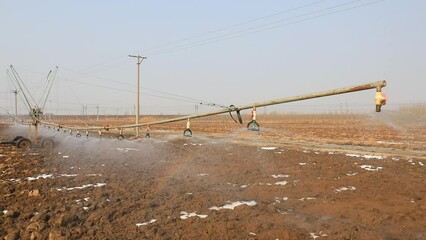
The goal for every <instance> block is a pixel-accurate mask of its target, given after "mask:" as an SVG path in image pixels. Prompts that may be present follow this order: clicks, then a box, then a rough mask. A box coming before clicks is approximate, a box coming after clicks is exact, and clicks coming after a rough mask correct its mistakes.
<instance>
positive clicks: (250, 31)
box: [151, 0, 385, 57]
mask: <svg viewBox="0 0 426 240" xmlns="http://www.w3.org/2000/svg"><path fill="white" fill-rule="evenodd" d="M359 1H361V0H355V1H350V2H346V3H343V4H338V5H334V6H331V7H327V8H323V9H320V10H315V11H311V12H309V13H304V14H300V15H297V16H294V17H290V18H285V19H281V20H278V21H274V22H270V23H265V24H261V25H258V26H254V27H250V28H246V29H243V30H239V31H235V32H231V33H227V34H222V35H220V36H216V37H212V38H207V39H204V40H199V41H195V42H192V43H187V44H182V45H180V46H176V47H171V48H168V49H162V50H157V51H155V52H153V53H152V54H151V57H153V56H158V55H163V54H168V53H172V52H176V51H180V50H184V49H189V48H193V47H198V46H203V45H207V44H211V43H215V42H219V41H224V40H228V39H233V38H237V37H241V36H245V35H249V34H254V33H259V32H263V31H268V30H273V29H277V28H281V27H284V26H288V25H294V24H297V23H301V22H306V21H309V20H313V19H317V18H321V17H325V16H329V15H332V14H336V13H341V12H346V11H349V10H352V9H356V8H361V7H366V6H369V5H373V4H376V3H379V2H383V1H385V0H378V1H374V2H369V3H365V4H361V5H357V6H352V7H347V8H344V9H340V10H336V11H331V12H328V13H324V14H320V15H316V16H313V17H307V18H302V19H299V20H295V19H297V18H301V17H306V16H309V15H314V14H317V13H321V12H326V11H329V10H332V9H336V8H341V7H343V6H346V5H350V4H353V3H356V2H359ZM289 20H295V21H292V22H288V23H286V24H279V23H281V22H285V21H289ZM277 24H278V25H277ZM270 25H275V26H270Z"/></svg>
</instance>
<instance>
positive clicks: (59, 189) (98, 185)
mask: <svg viewBox="0 0 426 240" xmlns="http://www.w3.org/2000/svg"><path fill="white" fill-rule="evenodd" d="M103 186H106V183H96V184H86V185H83V186H80V187H70V188H67V187H63V188H57V189H56V190H58V191H63V190H66V191H71V190H75V189H85V188H88V187H103Z"/></svg>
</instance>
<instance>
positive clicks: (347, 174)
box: [346, 172, 358, 176]
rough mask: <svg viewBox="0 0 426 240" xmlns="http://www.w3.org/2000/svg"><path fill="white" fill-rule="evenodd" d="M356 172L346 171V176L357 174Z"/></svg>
mask: <svg viewBox="0 0 426 240" xmlns="http://www.w3.org/2000/svg"><path fill="white" fill-rule="evenodd" d="M357 174H358V173H356V172H354V173H346V176H355V175H357Z"/></svg>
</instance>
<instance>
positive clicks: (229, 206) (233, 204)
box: [209, 201, 257, 211]
mask: <svg viewBox="0 0 426 240" xmlns="http://www.w3.org/2000/svg"><path fill="white" fill-rule="evenodd" d="M256 204H257V203H256V201H236V202H231V203H229V204H225V205H223V206H222V207H216V206H213V207H211V208H209V209H210V210H217V211H218V210H220V209H232V210H234V208H235V207H238V206H240V205H247V206H250V207H252V206H254V205H256Z"/></svg>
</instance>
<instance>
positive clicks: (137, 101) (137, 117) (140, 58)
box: [129, 55, 146, 138]
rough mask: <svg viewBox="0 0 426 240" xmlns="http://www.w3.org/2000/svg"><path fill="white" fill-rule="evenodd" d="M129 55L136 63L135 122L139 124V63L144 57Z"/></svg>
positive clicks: (137, 131) (137, 133) (137, 135)
mask: <svg viewBox="0 0 426 240" xmlns="http://www.w3.org/2000/svg"><path fill="white" fill-rule="evenodd" d="M129 57H132V58H136V60H137V62H136V64H137V65H138V82H137V91H136V92H137V93H136V124H139V95H140V93H139V92H140V74H141V63H142V61H143V60H144V59H146V57H141V56H140V55H137V56H135V55H129ZM136 137H137V138H138V137H139V127H136Z"/></svg>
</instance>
